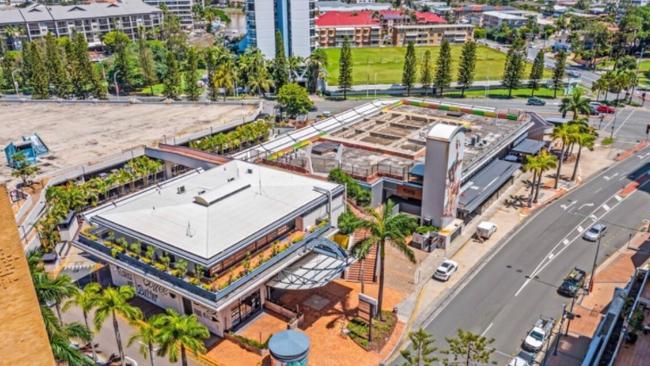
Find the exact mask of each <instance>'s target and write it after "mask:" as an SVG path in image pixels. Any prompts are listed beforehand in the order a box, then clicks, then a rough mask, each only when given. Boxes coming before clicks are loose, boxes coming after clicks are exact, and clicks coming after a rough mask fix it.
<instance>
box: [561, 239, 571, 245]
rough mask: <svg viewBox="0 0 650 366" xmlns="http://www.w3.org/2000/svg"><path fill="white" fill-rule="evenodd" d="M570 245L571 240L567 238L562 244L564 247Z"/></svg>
mask: <svg viewBox="0 0 650 366" xmlns="http://www.w3.org/2000/svg"><path fill="white" fill-rule="evenodd" d="M569 243H570V241H569V239H566V238H565V239H564V240H562V244H564V245H568V244H569Z"/></svg>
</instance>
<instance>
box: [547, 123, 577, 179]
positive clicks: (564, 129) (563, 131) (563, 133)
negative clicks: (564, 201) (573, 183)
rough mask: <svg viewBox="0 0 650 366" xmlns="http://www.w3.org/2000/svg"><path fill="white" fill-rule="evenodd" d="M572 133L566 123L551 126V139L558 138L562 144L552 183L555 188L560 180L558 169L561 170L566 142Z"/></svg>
mask: <svg viewBox="0 0 650 366" xmlns="http://www.w3.org/2000/svg"><path fill="white" fill-rule="evenodd" d="M572 135H573V131H572V128H571V126H569V124H567V123H563V124H561V125H558V126H555V128H553V134H552V135H551V136H552V137H553V140H554V141H557V140H559V141H560V142H561V143H562V146H561V148H560V160H559V164H558V165H557V174H556V175H555V185H554V188H555V189H557V187H558V184H559V182H560V171H561V170H562V162H563V161H564V154H565V151H564V150H565V148H566V146H567V144H568V143H570V142H571V139H572Z"/></svg>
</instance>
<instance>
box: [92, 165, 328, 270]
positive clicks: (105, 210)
mask: <svg viewBox="0 0 650 366" xmlns="http://www.w3.org/2000/svg"><path fill="white" fill-rule="evenodd" d="M338 186H339V185H338V184H334V183H330V182H327V181H322V180H319V179H315V178H310V177H306V176H301V175H297V174H293V173H289V172H286V171H282V170H277V169H273V168H268V167H264V166H261V165H256V164H252V163H247V162H243V161H231V162H228V163H226V164H224V165H221V166H218V167H215V168H212V169H209V170H205V171H203V170H200V169H199V170H196V171H194V172H193V173H190V174H188V175H184V176H181V177H179V178H176V179H173V180H170V181H168V182H166V183H163V184H160V185H158V186H155V187H152V188H149V189H146V190H144V191H141V192H139V193H136V194H134V195H132V196H128V197H126V198H124V199H121V200H117V201H115V202H110V203H107V204H105V205H104V206H101V207H100V208H98V209H95V210H91V211H88V212H87V213H86V217H87V218H88V219H89V220H90V221H91V222H95V223H98V224H100V225H105V226H113V225H116V226H117V227H118V228H124V229H127V230H129V231H131V232H134V233H137V234H138V235H139V236H143V237H146V238H151V239H154V240H157V241H159V242H162V243H164V244H166V245H168V246H170V247H172V248H177V249H179V250H181V251H183V252H186V253H190V254H192V255H194V256H197V257H200V258H203V259H210V258H212V257H214V256H215V255H218V254H220V253H222V252H224V251H225V250H227V249H229V248H231V247H232V246H234V245H235V244H237V243H240V242H241V241H243V240H245V239H246V238H248V237H250V236H252V235H254V234H255V233H257V232H258V231H260V230H263V229H264V228H266V227H267V226H270V225H272V224H274V223H276V222H277V221H279V220H281V219H283V218H285V217H287V216H289V215H291V214H292V213H294V212H295V211H296V210H298V209H300V208H303V207H304V206H306V205H308V204H309V203H311V202H312V201H314V200H316V199H319V198H322V197H323V193H322V192H318V191H317V190H316V189H315V188H316V187H317V188H320V189H325V190H328V191H333V190H335V189H336V188H337V187H338ZM118 231H119V230H118ZM125 234H128V232H125ZM154 244H155V243H154Z"/></svg>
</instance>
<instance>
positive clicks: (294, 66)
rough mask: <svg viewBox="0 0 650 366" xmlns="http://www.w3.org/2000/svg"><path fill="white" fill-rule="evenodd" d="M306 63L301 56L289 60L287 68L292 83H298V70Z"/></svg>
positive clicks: (290, 57)
mask: <svg viewBox="0 0 650 366" xmlns="http://www.w3.org/2000/svg"><path fill="white" fill-rule="evenodd" d="M304 63H305V59H304V58H302V57H300V56H289V59H288V60H287V68H288V69H289V79H290V80H291V81H296V76H298V69H300V68H301V67H302V65H303V64H304Z"/></svg>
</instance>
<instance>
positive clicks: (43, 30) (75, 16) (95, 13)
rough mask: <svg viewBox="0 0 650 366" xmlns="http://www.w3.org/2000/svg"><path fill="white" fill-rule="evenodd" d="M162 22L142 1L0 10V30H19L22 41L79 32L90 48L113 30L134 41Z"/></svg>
mask: <svg viewBox="0 0 650 366" xmlns="http://www.w3.org/2000/svg"><path fill="white" fill-rule="evenodd" d="M161 21H162V12H161V11H160V9H157V8H155V7H153V6H150V5H147V4H145V3H143V2H142V1H141V0H128V1H124V2H114V3H91V4H82V5H49V6H46V5H41V4H36V5H32V6H29V7H26V8H11V9H5V10H0V29H4V28H8V27H13V28H18V29H20V30H21V32H19V33H21V38H22V39H25V40H29V41H31V40H33V39H37V38H41V37H45V36H46V35H47V34H48V33H52V34H53V35H55V36H57V37H63V36H70V35H72V34H73V33H74V32H81V33H83V34H84V35H85V36H86V39H87V40H88V43H89V45H90V46H97V45H100V44H101V38H102V36H103V35H104V34H106V33H108V32H110V31H113V30H121V31H123V32H124V33H126V34H127V35H128V36H129V37H131V38H133V39H134V38H136V37H137V36H138V29H139V28H140V27H143V28H144V29H145V30H148V29H153V28H155V27H158V26H159V25H160V23H161ZM12 43H13V44H16V42H12Z"/></svg>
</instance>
